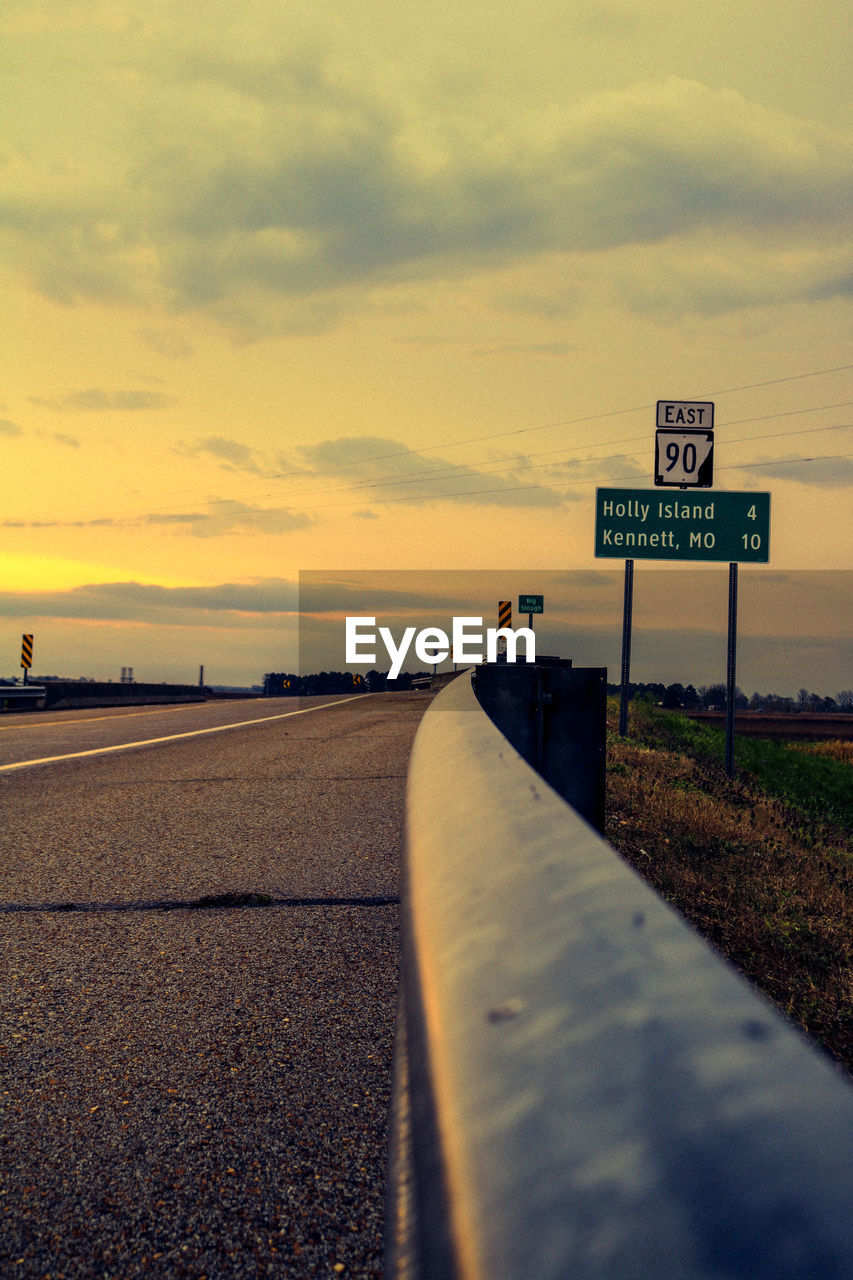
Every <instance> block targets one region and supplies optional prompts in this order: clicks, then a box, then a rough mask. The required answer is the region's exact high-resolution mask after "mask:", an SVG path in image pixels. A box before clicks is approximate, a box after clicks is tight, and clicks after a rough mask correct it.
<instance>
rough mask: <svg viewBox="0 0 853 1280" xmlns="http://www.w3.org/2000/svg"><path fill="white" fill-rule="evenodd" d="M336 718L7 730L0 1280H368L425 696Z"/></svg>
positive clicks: (261, 708) (211, 714)
mask: <svg viewBox="0 0 853 1280" xmlns="http://www.w3.org/2000/svg"><path fill="white" fill-rule="evenodd" d="M323 702H327V703H333V702H337V700H336V699H302V700H299V701H298V702H297V700H295V699H276V700H272V699H270V700H264V701H262V702H252V703H248V702H233V703H208V704H205V705H200V706H188V707H181V708H174V707H173V708H163V707H156V708H145V709H141V708H133V709H128V708H122V709H117V710H91V711H79V710H78V711H71V712H60V713H42V714H40V715H39V714H33V713H29V714H24V715H20V716H17V715H16V716H8V715H7V716H4V717H2V719H0V806H2V813H3V825H2V834H0V855H1V856H0V1014H2V1034H0V1274H2V1275H4V1276H5V1275H10V1276H16V1277H17V1276H20V1277H39V1278H40V1280H43V1278H46V1277H50V1280H70V1278H71V1277H96V1276H97V1277H104V1278H109V1277H115V1278H116V1280H119V1278H121V1280H124V1278H125V1277H132V1276H149V1277H173V1276H174V1277H177V1276H191V1277H194V1278H195V1280H202V1277H207V1278H208V1280H215V1278H216V1277H229V1278H230V1277H232V1276H233V1277H243V1276H251V1277H254V1276H266V1275H275V1276H284V1277H290V1276H293V1277H302V1276H330V1277H334V1276H337V1275H349V1276H357V1277H371V1276H379V1275H380V1274H381V1253H382V1216H383V1195H384V1173H385V1158H386V1150H385V1144H386V1128H387V1111H388V1102H389V1092H390V1064H391V1045H392V1039H393V1028H394V1016H395V1008H396V984H397V897H398V892H399V884H398V850H399V845H400V838H401V819H402V806H403V794H404V785H405V773H406V767H407V761H408V754H409V750H410V747H411V742H412V739H413V737H414V733H415V730H416V728H417V725H418V723H419V721H420V718H421V715H422V714H423V711H424V709H425V707H426V706H427V704H428V702H429V696H428V695H423V694H394V695H373V696H367V697H361V698H355V699H350V700H347V701H344V702H341V703H339V704H338V705H326V706H322V707H319V705H318V704H320V703H323ZM294 710H296V711H298V712H299V713H300V714H296V715H294V714H292V712H293V711H294ZM270 717H274V718H270ZM241 721H253V723H250V724H241V723H240V722H241ZM223 725H228V726H229V727H228V728H225V729H222V730H221V731H218V730H220V728H221V726H223ZM198 730H205V732H198ZM208 730H217V731H216V732H207V731H208ZM175 735H191V736H175ZM156 739H161V741H155V740H156ZM140 743H145V744H147V745H131V746H129V747H128V746H127V744H140ZM116 747H123V748H124V747H127V749H120V750H115V749H113V748H116ZM105 749H106V750H105ZM80 752H86V753H89V754H85V755H81V754H79V753H80ZM92 753H95V754H92ZM56 757H65V758H62V759H57V758H56ZM33 761H42V762H43V763H37V764H35V763H32V762H33ZM23 765H25V767H21V766H23Z"/></svg>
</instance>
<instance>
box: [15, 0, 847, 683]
mask: <svg viewBox="0 0 853 1280" xmlns="http://www.w3.org/2000/svg"><path fill="white" fill-rule="evenodd" d="M0 32H2V50H3V52H2V68H3V74H2V80H0V85H2V88H0V94H2V98H3V102H2V114H3V130H2V136H0V174H2V179H0V246H2V265H0V272H2V289H3V297H4V300H5V307H4V314H5V325H4V335H5V340H4V341H3V343H2V356H0V359H2V373H3V376H2V383H0V458H2V475H3V478H4V484H3V504H2V508H0V528H2V537H0V567H1V568H2V573H0V676H2V675H7V676H8V675H13V674H19V673H20V669H19V666H18V662H19V654H20V637H21V633H22V632H23V631H27V632H32V633H34V635H35V638H36V639H35V656H34V666H33V672H34V673H36V674H37V673H41V674H58V675H67V676H78V675H88V676H92V677H95V678H99V679H106V678H113V679H118V678H119V675H120V672H121V668H122V667H123V666H132V667H133V668H134V671H135V673H136V676H137V679H139V680H158V681H159V680H182V681H195V680H196V679H197V678H198V668H199V665H200V664H202V663H203V664H204V665H205V672H206V677H207V679H208V680H209V681H210V682H212V683H220V684H252V683H254V682H256V681H259V680H260V679H261V678H262V677H263V674H264V672H266V671H280V670H288V669H293V667H294V666H295V663H296V618H295V613H294V610H295V608H296V598H297V596H296V586H297V583H298V579H299V574H300V572H302V573H303V574H304V573H305V572H318V573H325V572H332V571H334V572H335V573H340V574H342V575H344V576H346V575H347V574H349V575H350V577H351V578H352V575H354V574H357V573H358V572H360V571H369V572H375V571H377V570H386V571H390V570H394V571H396V570H411V569H430V570H443V571H446V572H448V573H451V571H452V572H453V573H454V574H457V575H458V574H459V573H460V572H463V571H468V572H471V573H473V572H474V571H478V572H483V571H487V570H488V571H504V570H505V571H506V572H507V581H508V583H511V584H512V586H511V588H510V587H508V588H507V596H508V597H509V596H511V595H512V594H513V593H514V592H515V593H517V591H518V590H529V591H532V592H535V591H539V590H543V587H542V586H541V585H540V583H541V581H544V579H545V577H546V576H547V575H548V574H550V573H554V574H556V573H557V572H558V571H572V572H579V571H584V572H589V571H591V570H598V571H600V572H602V573H604V572H605V571H606V573H607V574H608V575H609V577H608V579H607V581H609V582H613V583H616V584H617V588H618V567H617V566H615V565H614V564H613V563H612V562H606V563H605V562H599V561H596V560H595V559H594V558H593V504H594V494H595V489H596V486H599V485H600V486H615V487H619V486H620V485H626V486H633V487H651V486H652V483H653V458H654V426H655V402H656V401H657V400H658V399H701V400H713V401H714V403H715V405H716V443H715V460H716V468H715V487H716V488H719V489H732V490H758V491H769V492H770V493H771V494H772V508H771V509H772V535H771V545H772V550H771V561H770V564H769V566H767V568H766V569H762V568H758V567H750V568H749V569H748V570H747V569H746V568H744V570H743V571H742V575H741V578H742V583H743V586H742V595H743V597H744V599H745V602H746V603H745V605H744V607H745V608H746V609H747V615H745V616H746V617H747V618H748V627H749V628H750V629H751V632H750V633H751V634H752V635H753V636H754V637H756V639H755V642H754V643H755V645H756V646H757V649H756V651H758V649H760V648H761V646H762V645H763V646H764V648H763V650H762V652H764V653H765V655H767V665H766V669H762V670H760V671H759V670H756V672H755V682H754V684H753V685H752V686H751V687H750V688H749V689H748V691H751V689H752V687H765V688H767V689H768V690H769V689H771V688H773V687H777V689H778V691H779V692H785V693H791V692H795V691H796V688H797V687H799V685H806V686H808V687H810V688H814V689H816V690H817V691H818V692H821V693H823V694H834V693H836V692H838V690H839V689H841V688H842V687H848V688H849V687H851V686H853V670H850V668H849V663H850V649H849V644H848V643H847V640H848V638H849V636H850V633H851V631H853V616H851V613H853V597H851V592H850V580H851V573H850V571H851V569H853V555H851V546H853V521H852V520H851V509H853V503H852V502H851V494H853V430H851V423H852V422H853V416H851V412H853V351H852V350H851V341H850V339H851V306H850V301H851V292H853V252H851V249H853V229H851V217H850V211H851V208H853V99H851V93H850V49H851V47H853V9H851V7H850V6H849V5H842V4H839V3H838V0H832V2H831V3H830V2H829V0H786V3H785V4H784V5H778V4H773V5H770V4H766V3H760V2H756V3H754V4H750V5H744V4H743V2H742V0H738V3H734V0H716V3H715V4H714V5H712V6H709V5H707V4H706V3H701V4H700V3H698V2H697V0H613V2H612V3H593V2H590V0H583V2H581V0H578V2H573V0H536V2H535V3H533V4H531V5H528V6H519V5H515V4H513V5H510V4H503V5H495V4H493V3H490V4H488V5H486V4H484V3H482V0H469V3H468V4H466V5H465V6H461V7H460V6H459V5H458V4H452V5H451V4H450V3H446V2H445V0H433V2H432V3H430V4H429V5H428V6H424V5H414V4H405V3H403V4H397V5H388V4H386V3H384V2H383V3H378V2H376V0H336V2H335V4H334V5H331V4H329V5H326V4H322V3H318V0H311V2H310V3H307V2H303V0H289V2H288V3H286V4H285V3H273V2H272V0H243V2H242V3H241V4H240V5H239V6H238V5H234V4H233V3H232V2H231V0H228V3H223V0H209V2H208V3H207V4H205V5H204V6H199V5H197V4H195V3H190V0H145V3H144V4H143V3H136V2H131V0H20V2H19V0H5V3H4V5H3V8H2V14H1V15H0ZM652 570H653V571H654V573H655V578H654V581H655V582H663V581H672V582H673V583H676V580H677V575H678V574H679V573H684V572H685V569H684V566H680V567H679V566H678V565H673V566H672V567H671V569H669V570H666V571H664V570H663V569H662V568H661V566H660V564H658V563H656V564H654V565H651V564H650V565H648V566H647V567H644V566H642V565H641V566H640V568H639V569H638V590H639V583H640V582H641V580H642V576H643V573H645V572H651V571H652ZM523 571H528V573H527V577H525V574H524V572H523ZM723 573H724V568H718V569H717V570H716V571H712V570H708V571H706V572H705V573H704V576H702V574H700V573H699V571H696V572H695V573H693V575H692V579H691V580H695V581H697V582H698V583H699V588H698V597H697V594H696V591H693V590H691V591H690V592H686V591H684V590H683V589H682V588H680V587H679V586H678V585H677V584H676V585H673V586H672V587H671V589H664V594H663V597H660V598H662V599H664V600H666V601H667V602H668V606H669V605H672V604H674V603H675V602H678V601H681V600H684V601H685V608H684V613H683V615H681V614H679V611H678V609H677V608H674V609H670V608H669V607H667V609H665V610H662V611H661V614H660V616H658V617H657V619H648V623H647V625H648V626H649V628H652V629H654V631H655V634H656V635H659V636H661V637H663V639H661V640H660V642H659V643H658V644H657V646H648V648H647V652H645V656H643V657H642V658H641V666H642V669H638V670H637V671H636V675H637V678H638V679H664V680H668V679H669V678H670V677H669V672H670V671H671V670H672V664H671V662H670V659H669V657H668V656H667V657H666V661H665V662H664V661H663V658H664V651H666V654H669V653H670V652H675V651H678V652H679V661H680V662H681V663H682V666H683V665H685V664H686V665H689V661H687V659H689V651H688V653H687V655H686V657H685V649H684V645H685V642H686V641H685V637H687V636H688V635H694V636H695V635H696V634H697V627H698V628H699V629H700V630H701V631H702V634H703V635H704V636H706V637H707V636H708V635H710V634H711V633H714V634H716V632H715V628H716V627H717V623H716V622H715V621H714V620H713V619H710V620H707V621H706V615H707V614H708V609H707V608H706V603H707V601H706V599H705V596H704V595H703V587H702V584H703V583H707V584H708V587H707V591H708V592H711V593H712V594H713V599H714V600H716V598H717V597H716V594H715V593H716V592H717V591H718V582H719V579H720V576H721V574H723ZM811 573H820V574H821V575H822V576H821V577H820V579H819V583H820V584H821V586H820V590H817V589H815V590H814V591H810V588H809V586H808V582H809V577H808V575H809V574H811ZM762 574H768V575H770V574H772V575H773V577H772V581H773V582H775V583H776V584H777V586H776V589H775V590H770V589H769V587H767V588H762V589H761V590H756V592H755V594H754V597H753V599H754V600H758V599H759V598H760V599H761V601H762V602H763V603H762V604H761V608H760V609H758V607H757V606H755V607H754V608H753V613H752V614H750V613H749V608H750V605H749V599H750V595H749V591H750V588H749V582H750V581H751V580H757V579H758V578H759V577H760V576H761V575H762ZM786 574H794V575H795V576H794V577H791V578H790V579H786V577H785V575H786ZM833 574H835V575H837V576H836V577H835V578H833V576H832V575H833ZM519 575H520V576H519ZM661 575H663V576H661ZM530 579H532V580H530ZM522 580H523V581H524V582H525V583H526V585H524V586H520V585H518V584H519V583H520V582H521V581H522ZM413 581H414V580H413ZM455 581H458V579H455ZM590 581H591V580H590ZM602 581H603V579H602ZM649 581H650V582H651V581H652V579H649ZM767 581H768V583H770V581H771V578H769V577H768V579H767ZM786 581H789V582H790V584H791V586H790V589H788V588H786V586H785V583H786ZM816 581H818V580H816ZM833 582H835V583H836V584H837V587H836V588H833V587H832V586H831V585H827V584H832V583H833ZM558 583H559V578H556V577H555V578H553V579H551V580H550V586H549V590H550V592H551V598H552V599H553V600H554V604H555V606H556V605H557V603H558V599H557V596H558V594H559V590H560V588H559V586H558ZM712 583H713V584H715V585H714V586H713V588H712V587H711V585H710V584H712ZM803 593H805V594H803ZM611 594H612V593H611ZM616 596H617V598H618V589H617V592H616ZM649 598H650V597H649ZM656 598H657V597H656ZM708 598H709V599H710V598H711V597H710V596H709V597H708ZM697 600H698V604H697V603H696V602H697ZM795 601H797V602H799V605H795V604H794V602H795ZM804 601H806V602H807V603H803V602H804ZM559 603H560V605H561V606H565V605H566V604H567V601H566V600H560V601H559ZM355 605H358V606H359V612H362V613H366V614H371V613H374V612H376V611H377V609H378V607H379V606H378V605H376V602H375V601H372V600H371V599H370V591H369V589H368V587H366V588H365V591H364V596H363V599H361V597H359V596H358V595H356V598H355V601H354V606H355ZM715 610H716V605H714V606H713V609H712V610H711V612H712V613H713V612H714V611H715ZM616 613H617V615H618V608H617V609H616ZM664 613H665V614H666V631H665V632H664V631H661V617H662V616H663V614H664ZM699 618H701V623H700V621H699V620H698V619H699ZM602 625H604V624H602ZM617 625H618V617H617ZM638 625H639V626H641V627H642V625H643V615H642V611H641V613H640V618H639V622H638ZM724 625H725V618H724V616H723V617H722V618H721V619H720V621H719V628H718V629H722V628H724ZM607 626H608V627H609V626H610V623H609V622H608V623H607ZM608 634H609V633H608ZM667 636H668V637H669V642H671V643H670V644H669V646H668V643H667V640H666V637H667ZM714 643H716V641H714ZM611 648H612V646H609V647H608V652H607V655H606V657H603V658H601V659H596V656H595V654H594V653H593V652H590V653H587V654H585V657H586V660H587V661H588V662H591V663H592V664H593V665H603V664H604V662H605V661H607V662H611V661H612V654H611V652H610V649H611ZM700 648H701V646H698V647H697V650H696V653H697V664H698V653H699V649H700ZM641 652H643V651H642V646H641ZM771 654H773V655H782V654H785V655H787V656H786V658H785V661H784V663H783V664H782V665H779V663H778V662H776V660H775V658H774V659H773V660H772V661H771V656H770V655H771ZM792 654H795V655H796V654H801V657H802V669H800V668H799V667H798V666H797V662H799V661H800V659H799V658H797V662H795V663H793V664H792V662H791V655H792ZM821 655H822V656H821ZM659 657H660V659H661V662H663V666H660V663H658V667H660V669H658V667H656V663H657V662H658V658H659ZM845 664H848V665H845ZM847 671H849V675H848V676H847V678H846V680H845V678H844V677H845V674H846V673H847ZM686 675H687V678H691V675H690V672H687V673H686ZM617 677H618V672H614V674H613V678H614V679H615V678H617ZM672 678H678V679H682V680H683V679H684V678H685V672H684V671H683V670H681V669H680V670H679V672H678V674H677V675H676V676H673V677H672ZM718 678H719V679H723V678H724V666H723V667H722V669H721V671H720V673H719V676H718ZM695 679H697V680H699V679H702V676H701V675H697V676H696V677H695ZM779 684H785V686H786V687H785V688H778V685H779Z"/></svg>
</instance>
